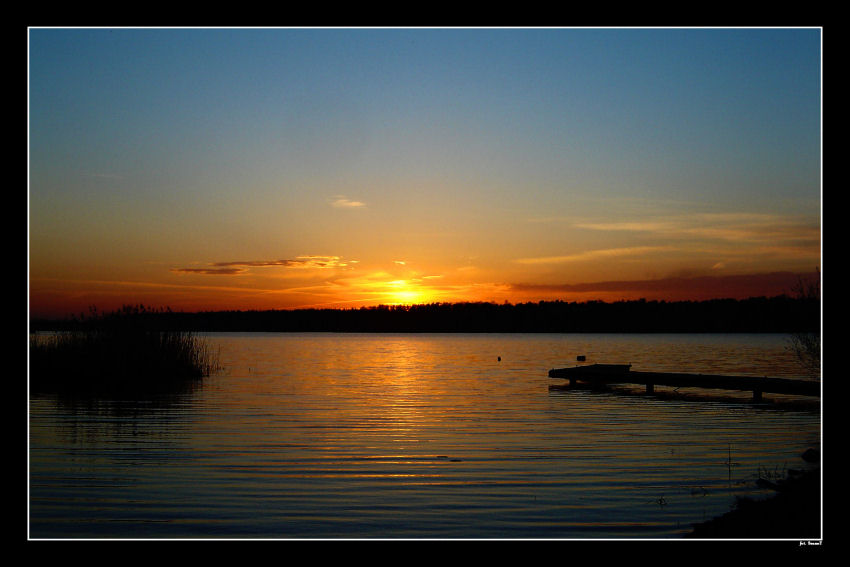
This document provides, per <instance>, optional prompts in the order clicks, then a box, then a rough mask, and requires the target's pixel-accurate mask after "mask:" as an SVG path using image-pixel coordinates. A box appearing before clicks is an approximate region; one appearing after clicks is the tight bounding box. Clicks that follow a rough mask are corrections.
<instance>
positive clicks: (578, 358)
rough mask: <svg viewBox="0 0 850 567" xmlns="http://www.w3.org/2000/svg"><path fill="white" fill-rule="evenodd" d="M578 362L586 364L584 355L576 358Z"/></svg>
mask: <svg viewBox="0 0 850 567" xmlns="http://www.w3.org/2000/svg"><path fill="white" fill-rule="evenodd" d="M576 360H578V361H579V362H584V361H585V356H584V355H583V354H580V355H578V356H577V357H576Z"/></svg>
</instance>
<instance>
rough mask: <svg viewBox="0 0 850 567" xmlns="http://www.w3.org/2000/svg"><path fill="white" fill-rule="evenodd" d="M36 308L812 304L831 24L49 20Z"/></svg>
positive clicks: (33, 156) (34, 180)
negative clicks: (274, 25) (74, 23)
mask: <svg viewBox="0 0 850 567" xmlns="http://www.w3.org/2000/svg"><path fill="white" fill-rule="evenodd" d="M28 40H29V42H28V58H29V59H28V62H29V68H28V71H29V73H28V79H29V80H28V113H29V115H28V118H29V121H28V149H29V153H28V167H29V177H28V203H27V204H28V215H29V225H28V237H29V239H28V254H29V256H28V260H29V263H28V269H29V274H28V278H29V279H28V300H29V311H30V314H31V315H32V316H33V317H51V318H55V317H65V316H68V315H70V314H78V313H80V312H87V311H88V309H89V308H90V307H92V306H95V307H97V308H98V310H100V311H109V310H113V309H117V308H119V307H121V306H122V305H131V304H135V305H138V304H143V305H146V306H151V307H155V308H158V307H163V308H164V307H168V308H170V309H172V310H177V311H186V312H195V311H225V310H240V311H247V310H275V309H304V308H351V307H362V306H373V305H411V304H428V303H459V302H493V303H504V302H508V303H512V304H517V303H523V302H529V301H534V302H537V301H553V300H562V301H568V302H584V301H592V300H601V301H606V302H611V301H618V300H630V299H641V298H643V299H648V300H652V299H657V300H662V299H663V300H669V301H675V300H703V299H712V298H734V299H744V298H747V297H758V296H776V295H781V294H783V293H786V294H790V293H791V291H792V288H793V286H794V285H795V284H796V283H797V280H798V274H812V273H814V272H815V271H816V270H818V269H820V267H821V266H822V259H821V244H822V237H821V230H822V222H821V212H822V199H821V196H822V180H821V175H822V167H821V161H822V158H821V147H822V141H821V121H822V118H821V80H822V79H821V33H820V30H818V29H775V30H770V29H725V30H724V29H717V30H715V29H702V30H700V29H644V30H628V29H527V30H521V29H453V30H439V29H356V30H351V29H327V30H323V29H270V30H253V29H238V30H237V29H192V30H186V29H157V30H146V29H119V28H116V29H105V28H104V29H51V28H37V29H30V30H29V34H28Z"/></svg>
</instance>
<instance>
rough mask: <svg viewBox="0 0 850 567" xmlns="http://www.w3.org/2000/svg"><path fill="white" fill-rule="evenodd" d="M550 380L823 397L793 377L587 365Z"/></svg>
mask: <svg viewBox="0 0 850 567" xmlns="http://www.w3.org/2000/svg"><path fill="white" fill-rule="evenodd" d="M549 377H550V378H565V379H568V380H569V381H570V385H576V383H577V382H584V383H590V384H593V385H605V384H641V385H645V386H646V391H647V393H652V392H653V388H654V387H655V386H674V387H677V388H680V387H687V388H708V389H716V390H739V391H750V392H752V393H753V401H761V399H762V394H763V393H772V394H790V395H796V396H811V397H820V390H821V388H820V386H821V385H820V382H815V381H811V380H796V379H790V378H768V377H759V376H723V375H718V374H686V373H681V372H634V371H632V370H631V365H630V364H588V365H584V366H574V367H572V368H553V369H552V370H550V371H549Z"/></svg>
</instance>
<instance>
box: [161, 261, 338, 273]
mask: <svg viewBox="0 0 850 567" xmlns="http://www.w3.org/2000/svg"><path fill="white" fill-rule="evenodd" d="M347 265H348V263H347V262H344V261H343V260H342V258H340V257H339V256H297V257H295V258H294V259H289V260H250V261H235V262H213V263H212V264H209V266H210V267H206V268H171V271H172V272H174V273H177V274H202V275H212V276H233V275H239V274H243V273H246V272H247V271H248V268H267V267H284V268H312V269H328V268H344V267H346V266H347Z"/></svg>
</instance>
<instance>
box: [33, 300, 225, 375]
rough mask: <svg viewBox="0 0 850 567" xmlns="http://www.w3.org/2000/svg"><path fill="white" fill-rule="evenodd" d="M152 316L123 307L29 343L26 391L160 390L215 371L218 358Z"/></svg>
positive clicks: (204, 345) (202, 343)
mask: <svg viewBox="0 0 850 567" xmlns="http://www.w3.org/2000/svg"><path fill="white" fill-rule="evenodd" d="M155 313H156V311H152V310H149V309H147V308H145V307H144V306H125V307H122V308H121V309H119V310H117V311H115V312H112V313H108V314H103V315H101V314H98V313H97V312H96V310H92V311H91V316H90V317H88V318H84V319H80V320H75V321H74V322H73V323H74V324H73V325H69V326H68V327H69V328H68V329H66V330H63V331H59V332H55V333H50V334H36V335H33V336H31V337H30V349H29V361H30V367H29V370H30V387H31V388H32V389H35V390H36V391H38V390H60V391H92V390H116V389H118V390H122V389H123V390H126V389H139V388H142V389H144V388H162V387H168V386H171V385H177V384H185V383H186V382H187V381H197V380H200V379H201V378H203V377H205V376H208V375H209V374H211V373H212V372H214V371H215V370H217V369H218V356H217V353H214V352H213V351H212V350H211V348H210V347H209V345H208V344H207V343H206V342H205V341H204V340H202V339H200V338H199V337H196V336H194V335H193V334H192V333H191V332H187V331H180V330H169V329H163V328H161V327H158V326H156V321H157V319H156V318H155V317H150V315H152V314H155Z"/></svg>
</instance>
